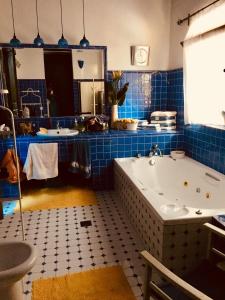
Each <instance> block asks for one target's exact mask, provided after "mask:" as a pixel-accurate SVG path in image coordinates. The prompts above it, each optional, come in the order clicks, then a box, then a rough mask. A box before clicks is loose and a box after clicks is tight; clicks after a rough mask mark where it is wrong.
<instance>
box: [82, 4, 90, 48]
mask: <svg viewBox="0 0 225 300" xmlns="http://www.w3.org/2000/svg"><path fill="white" fill-rule="evenodd" d="M83 30H84V36H83V38H82V40H80V46H81V47H82V48H86V47H88V46H89V45H90V43H89V41H88V39H86V36H85V19H84V0H83Z"/></svg>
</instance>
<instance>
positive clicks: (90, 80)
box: [3, 48, 106, 117]
mask: <svg viewBox="0 0 225 300" xmlns="http://www.w3.org/2000/svg"><path fill="white" fill-rule="evenodd" d="M7 49H9V50H8V52H10V53H11V55H12V53H13V55H12V56H14V57H13V59H11V61H10V62H9V59H8V58H7V59H6V58H4V56H3V60H4V63H3V66H4V67H3V69H4V74H3V75H5V77H6V79H7V77H10V76H11V77H12V76H14V78H15V80H16V81H17V84H16V85H15V86H14V88H13V89H14V91H13V92H14V94H15V89H16V86H17V91H16V93H17V96H16V97H15V98H16V99H17V108H16V109H18V110H20V111H21V113H22V115H23V117H29V116H30V117H32V116H35V117H51V116H52V117H54V116H73V115H76V114H101V113H104V112H105V111H104V110H105V93H104V86H105V84H104V80H105V78H104V74H105V67H106V66H105V64H104V62H105V52H104V48H103V49H54V48H51V49H47V48H46V49H39V48H21V49H11V48H7ZM10 50H11V51H10ZM7 64H11V65H13V64H14V66H11V69H10V71H9V68H6V67H5V65H7ZM13 70H14V71H13ZM9 72H10V76H9V74H7V73H9ZM6 85H7V88H8V87H9V88H8V89H9V93H10V92H12V89H11V88H10V83H9V82H7V80H6ZM9 106H11V107H10V108H13V109H14V110H15V103H14V104H13V107H12V105H10V103H9Z"/></svg>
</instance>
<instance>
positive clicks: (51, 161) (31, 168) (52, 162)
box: [23, 143, 58, 180]
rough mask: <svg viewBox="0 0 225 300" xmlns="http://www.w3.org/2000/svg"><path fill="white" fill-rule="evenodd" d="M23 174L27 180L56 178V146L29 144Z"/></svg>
mask: <svg viewBox="0 0 225 300" xmlns="http://www.w3.org/2000/svg"><path fill="white" fill-rule="evenodd" d="M23 172H24V173H26V175H27V179H28V180H30V179H47V178H53V177H56V176H58V144H57V143H49V144H35V143H32V144H29V148H28V153H27V158H26V161H25V164H24V168H23Z"/></svg>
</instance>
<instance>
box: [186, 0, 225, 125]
mask: <svg viewBox="0 0 225 300" xmlns="http://www.w3.org/2000/svg"><path fill="white" fill-rule="evenodd" d="M219 3H220V2H219ZM224 15H225V1H221V3H220V5H217V6H216V7H214V9H211V10H207V11H206V12H203V13H201V14H200V15H197V16H196V17H195V18H194V20H193V21H192V23H191V25H190V28H189V30H188V33H187V37H186V40H185V41H184V101H185V102H184V113H185V124H213V125H224V115H223V111H225V72H224V69H225V26H222V25H224V24H225V20H224ZM218 27H219V28H218ZM215 28H218V30H214V31H211V32H209V33H206V34H205V32H206V31H209V30H212V29H215Z"/></svg>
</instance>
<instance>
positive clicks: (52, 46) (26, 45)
mask: <svg viewBox="0 0 225 300" xmlns="http://www.w3.org/2000/svg"><path fill="white" fill-rule="evenodd" d="M0 48H14V49H23V48H36V49H71V50H72V49H77V50H103V62H104V79H103V80H102V81H104V88H105V91H106V81H107V71H108V66H107V63H108V62H107V46H96V45H93V46H88V47H85V48H84V47H81V46H80V45H69V46H68V47H64V48H61V47H59V46H58V45H57V44H45V45H43V46H41V47H37V46H35V45H34V44H29V43H23V44H21V45H20V46H19V47H12V46H11V45H10V43H0ZM105 103H106V98H105ZM103 114H107V109H106V110H105V112H104V113H103ZM74 115H75V114H74ZM74 115H73V116H74ZM65 117H69V116H65ZM44 118H48V117H44ZM50 118H51V116H50Z"/></svg>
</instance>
